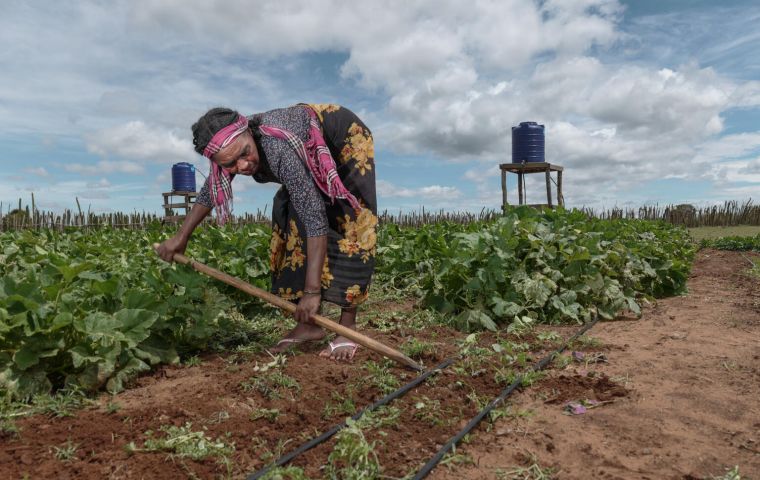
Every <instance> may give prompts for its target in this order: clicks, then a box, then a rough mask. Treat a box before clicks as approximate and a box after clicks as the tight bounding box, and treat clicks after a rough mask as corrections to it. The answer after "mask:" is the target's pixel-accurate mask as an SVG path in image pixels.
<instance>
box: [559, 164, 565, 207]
mask: <svg viewBox="0 0 760 480" xmlns="http://www.w3.org/2000/svg"><path fill="white" fill-rule="evenodd" d="M557 203H558V204H559V206H560V207H564V206H565V196H564V195H562V170H560V171H558V172H557Z"/></svg>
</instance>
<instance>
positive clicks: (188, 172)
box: [172, 162, 195, 192]
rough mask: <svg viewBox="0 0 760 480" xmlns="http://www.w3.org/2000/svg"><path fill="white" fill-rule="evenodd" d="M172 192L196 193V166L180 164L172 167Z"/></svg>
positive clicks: (185, 163)
mask: <svg viewBox="0 0 760 480" xmlns="http://www.w3.org/2000/svg"><path fill="white" fill-rule="evenodd" d="M172 191H173V192H194V191H195V166H194V165H192V164H190V163H187V162H180V163H175V164H174V165H172Z"/></svg>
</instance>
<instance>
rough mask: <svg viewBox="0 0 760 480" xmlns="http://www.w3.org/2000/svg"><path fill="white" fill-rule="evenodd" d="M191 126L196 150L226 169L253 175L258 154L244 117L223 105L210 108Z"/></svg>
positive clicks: (232, 172)
mask: <svg viewBox="0 0 760 480" xmlns="http://www.w3.org/2000/svg"><path fill="white" fill-rule="evenodd" d="M238 125H239V127H240V128H237V126H238ZM192 129H193V145H194V147H195V151H196V152H198V153H200V154H201V155H205V156H207V157H209V160H211V162H212V163H214V164H216V165H218V166H220V167H221V168H223V169H224V170H225V171H226V172H228V173H231V174H237V175H253V174H254V173H256V172H257V171H258V170H259V153H258V150H257V148H256V143H255V141H254V139H253V133H252V132H251V130H250V129H249V128H247V120H245V117H242V116H241V115H240V114H239V113H238V112H236V111H234V110H232V109H229V108H223V107H218V108H212V109H211V110H209V111H208V112H206V113H205V114H204V115H203V116H202V117H201V118H199V119H198V121H197V122H195V123H194V124H193V127H192ZM217 134H219V135H217ZM215 136H216V138H215ZM221 137H225V138H221ZM212 140H213V142H212ZM209 143H212V145H211V146H209ZM220 146H221V148H218V147H220Z"/></svg>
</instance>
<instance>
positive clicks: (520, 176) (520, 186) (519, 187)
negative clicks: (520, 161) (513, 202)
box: [517, 172, 525, 205]
mask: <svg viewBox="0 0 760 480" xmlns="http://www.w3.org/2000/svg"><path fill="white" fill-rule="evenodd" d="M517 192H518V194H519V197H520V205H522V204H523V203H524V200H525V198H524V197H523V174H522V173H519V172H518V174H517Z"/></svg>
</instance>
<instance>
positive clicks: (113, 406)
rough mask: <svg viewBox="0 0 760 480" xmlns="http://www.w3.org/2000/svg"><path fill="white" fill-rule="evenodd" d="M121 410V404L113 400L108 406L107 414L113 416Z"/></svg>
mask: <svg viewBox="0 0 760 480" xmlns="http://www.w3.org/2000/svg"><path fill="white" fill-rule="evenodd" d="M119 410H121V404H119V403H116V402H114V400H113V398H112V399H111V400H109V401H108V403H107V404H106V413H107V414H109V415H111V414H114V413H116V412H118V411H119Z"/></svg>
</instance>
